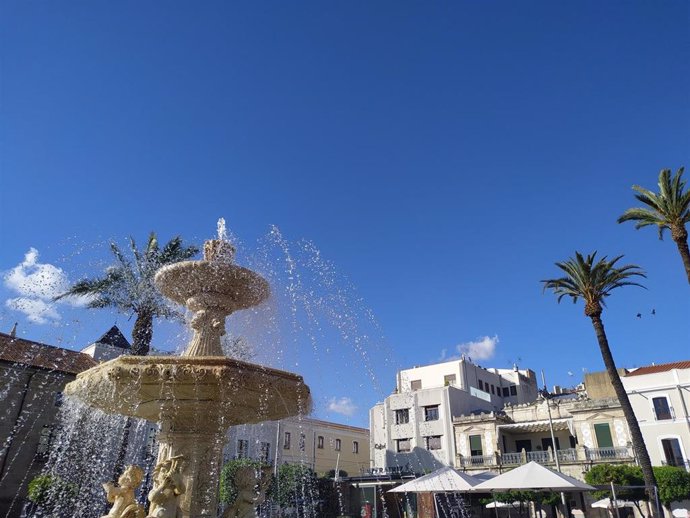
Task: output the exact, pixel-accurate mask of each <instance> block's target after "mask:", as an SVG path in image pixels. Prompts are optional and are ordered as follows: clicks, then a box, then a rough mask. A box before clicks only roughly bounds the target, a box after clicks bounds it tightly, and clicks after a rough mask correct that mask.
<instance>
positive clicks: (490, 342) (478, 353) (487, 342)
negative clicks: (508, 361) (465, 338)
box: [457, 335, 498, 360]
mask: <svg viewBox="0 0 690 518" xmlns="http://www.w3.org/2000/svg"><path fill="white" fill-rule="evenodd" d="M497 344H498V336H496V335H494V336H492V337H490V336H485V337H483V338H478V339H477V340H475V341H473V342H465V343H463V344H460V345H458V346H457V350H458V352H460V353H462V354H465V355H466V356H469V357H470V358H472V359H473V360H488V359H490V358H493V357H494V354H495V353H496V345H497Z"/></svg>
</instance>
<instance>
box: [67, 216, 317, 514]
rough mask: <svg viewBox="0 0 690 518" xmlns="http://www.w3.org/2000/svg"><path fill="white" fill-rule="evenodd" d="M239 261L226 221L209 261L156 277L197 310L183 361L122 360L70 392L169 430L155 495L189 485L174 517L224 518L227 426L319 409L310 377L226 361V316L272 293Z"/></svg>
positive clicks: (84, 377)
mask: <svg viewBox="0 0 690 518" xmlns="http://www.w3.org/2000/svg"><path fill="white" fill-rule="evenodd" d="M233 259H234V248H233V247H232V245H231V244H230V243H229V242H228V241H227V239H225V236H224V225H223V222H222V221H221V222H219V239H214V240H210V241H207V242H206V243H205V245H204V259H203V260H201V261H185V262H180V263H176V264H171V265H168V266H165V267H163V268H161V269H160V270H159V271H158V272H157V274H156V277H155V283H156V286H157V287H158V289H159V290H160V291H161V293H163V295H165V296H166V297H168V298H170V299H171V300H173V301H175V302H177V303H180V304H183V305H185V306H186V307H187V308H188V309H189V310H190V311H191V312H193V317H192V318H191V321H190V326H191V328H192V329H193V331H194V334H193V337H192V339H191V341H190V343H189V344H188V346H187V348H186V350H185V351H184V353H183V354H182V356H145V357H138V356H122V357H119V358H116V359H114V360H111V361H108V362H106V363H103V364H101V365H98V366H97V367H94V368H92V369H90V370H88V371H86V372H83V373H82V374H80V375H79V376H78V377H77V379H76V380H74V381H73V382H71V383H70V384H68V385H67V387H66V390H65V392H66V393H67V394H69V395H72V396H75V397H77V398H79V399H81V400H82V401H83V402H85V403H86V404H87V405H90V406H92V407H94V408H98V409H101V410H103V411H105V412H107V413H111V414H121V415H125V416H130V417H138V418H143V419H147V420H149V421H155V422H158V423H159V424H160V434H159V450H158V458H157V466H156V470H157V473H158V475H157V476H156V477H155V485H154V488H153V490H152V491H151V493H150V495H153V494H159V493H162V492H163V490H164V487H163V484H165V483H167V482H166V480H169V479H171V476H172V475H173V474H174V475H175V477H176V478H175V479H176V480H178V485H179V486H181V487H176V488H175V491H174V492H170V494H171V495H172V496H171V497H170V498H171V499H172V502H173V505H174V506H175V507H176V509H172V510H171V511H172V512H171V513H170V516H176V517H182V518H204V517H215V516H216V515H217V507H218V481H219V476H220V468H221V455H222V448H223V445H224V443H225V434H226V432H227V429H228V427H230V426H232V425H237V424H242V423H257V422H260V421H266V420H278V419H283V418H285V417H289V416H294V415H298V414H304V413H307V412H309V410H310V409H311V396H310V392H309V388H308V387H307V386H306V385H305V383H304V381H303V379H302V377H301V376H298V375H295V374H292V373H289V372H285V371H280V370H277V369H271V368H267V367H264V366H261V365H255V364H252V363H247V362H242V361H239V360H234V359H231V358H228V357H226V356H224V355H223V352H222V349H221V337H222V336H223V335H224V334H225V317H226V316H228V315H230V314H231V313H233V312H235V311H238V310H242V309H246V308H250V307H252V306H256V305H258V304H260V303H261V302H262V301H264V300H265V299H266V298H267V297H268V296H269V294H270V289H269V286H268V283H267V282H266V281H265V280H264V279H263V278H262V277H261V276H259V275H258V274H256V273H254V272H252V271H251V270H248V269H246V268H243V267H241V266H238V265H236V264H234V262H233ZM172 466H174V469H173V468H172ZM161 472H162V473H163V475H162V476H159V475H160V473H161ZM166 474H167V475H168V476H167V477H166ZM167 505H168V506H169V505H170V503H168V504H167ZM169 511H170V510H169ZM156 516H158V515H156ZM161 516H168V514H161Z"/></svg>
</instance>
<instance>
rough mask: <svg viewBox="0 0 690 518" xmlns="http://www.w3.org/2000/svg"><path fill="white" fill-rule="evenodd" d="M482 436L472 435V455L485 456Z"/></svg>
mask: <svg viewBox="0 0 690 518" xmlns="http://www.w3.org/2000/svg"><path fill="white" fill-rule="evenodd" d="M483 454H484V453H483V450H482V436H481V435H470V455H483Z"/></svg>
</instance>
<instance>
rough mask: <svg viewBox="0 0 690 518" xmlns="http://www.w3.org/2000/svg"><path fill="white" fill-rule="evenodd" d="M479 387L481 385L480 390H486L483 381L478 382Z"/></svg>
mask: <svg viewBox="0 0 690 518" xmlns="http://www.w3.org/2000/svg"><path fill="white" fill-rule="evenodd" d="M477 385H479V390H484V382H483V381H482V380H477Z"/></svg>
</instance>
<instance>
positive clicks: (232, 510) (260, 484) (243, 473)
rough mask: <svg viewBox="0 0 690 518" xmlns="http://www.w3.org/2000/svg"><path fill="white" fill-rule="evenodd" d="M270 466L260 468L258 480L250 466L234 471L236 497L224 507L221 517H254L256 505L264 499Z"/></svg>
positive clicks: (255, 472) (269, 480) (255, 471)
mask: <svg viewBox="0 0 690 518" xmlns="http://www.w3.org/2000/svg"><path fill="white" fill-rule="evenodd" d="M270 469H271V468H270V467H268V468H262V469H261V474H260V477H261V478H260V480H257V470H256V469H255V468H253V467H252V466H242V467H240V468H238V469H237V472H236V473H235V488H236V489H237V498H235V501H234V502H233V503H232V504H231V505H230V506H229V507H228V508H227V509H225V512H224V513H223V518H256V507H257V506H259V505H261V504H262V503H264V501H265V500H266V491H267V490H268V486H269V485H270V483H271V473H270Z"/></svg>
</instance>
